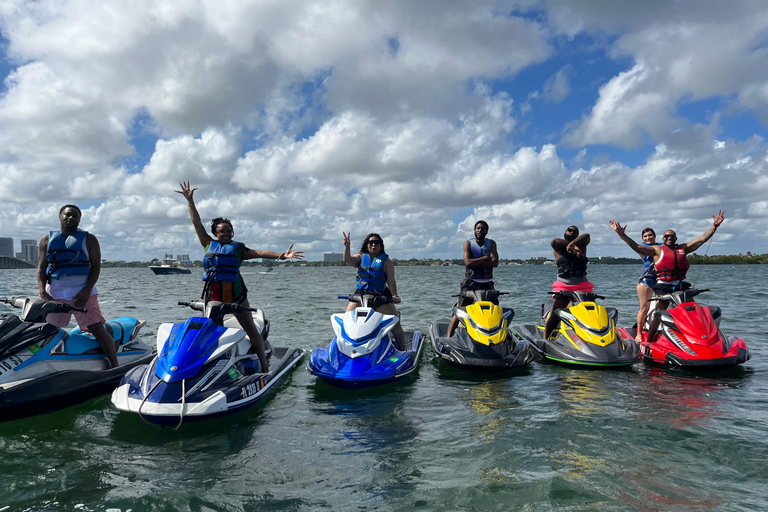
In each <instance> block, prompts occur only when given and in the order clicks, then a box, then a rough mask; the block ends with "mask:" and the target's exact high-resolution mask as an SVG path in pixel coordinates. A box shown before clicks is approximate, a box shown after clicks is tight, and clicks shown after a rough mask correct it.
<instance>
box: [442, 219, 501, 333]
mask: <svg viewBox="0 0 768 512" xmlns="http://www.w3.org/2000/svg"><path fill="white" fill-rule="evenodd" d="M474 231H475V238H471V239H469V240H467V241H466V242H464V265H466V267H467V270H466V277H465V278H464V280H463V281H462V282H461V289H460V291H459V301H458V304H457V305H458V306H459V307H462V306H467V305H468V302H469V301H468V299H465V298H464V297H462V292H463V291H464V290H493V268H494V267H498V266H499V253H498V252H497V251H496V242H495V241H493V240H491V239H490V238H486V237H485V235H487V234H488V223H487V222H485V221H484V220H479V221H477V222H475V228H474ZM492 302H493V303H494V304H496V305H498V304H499V299H498V298H496V299H493V300H492ZM458 323H459V319H458V318H457V317H456V315H454V316H453V317H451V323H450V324H449V325H448V337H449V338H450V337H451V336H453V333H454V332H455V331H456V326H457V325H458Z"/></svg>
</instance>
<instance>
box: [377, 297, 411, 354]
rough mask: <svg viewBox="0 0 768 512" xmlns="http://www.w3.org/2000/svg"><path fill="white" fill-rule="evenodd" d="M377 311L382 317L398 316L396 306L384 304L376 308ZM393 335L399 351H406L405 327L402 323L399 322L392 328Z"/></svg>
mask: <svg viewBox="0 0 768 512" xmlns="http://www.w3.org/2000/svg"><path fill="white" fill-rule="evenodd" d="M376 311H378V312H379V313H381V314H382V315H395V316H397V308H395V305H394V304H383V305H381V306H379V307H378V308H376ZM392 335H393V336H394V337H395V348H397V350H405V333H404V332H403V326H402V325H400V322H397V323H396V324H395V326H394V327H393V328H392Z"/></svg>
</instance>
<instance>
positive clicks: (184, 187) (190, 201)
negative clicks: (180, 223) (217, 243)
mask: <svg viewBox="0 0 768 512" xmlns="http://www.w3.org/2000/svg"><path fill="white" fill-rule="evenodd" d="M179 186H180V187H181V190H176V191H175V192H176V193H177V194H181V195H183V196H184V198H186V200H187V208H188V209H189V217H190V218H191V219H192V225H193V226H195V233H197V239H198V240H200V244H201V245H202V246H203V247H205V246H207V245H208V244H210V243H211V241H213V238H212V237H211V235H209V234H208V232H207V231H206V230H205V226H203V222H202V221H201V220H200V214H199V213H198V212H197V208H196V207H195V199H194V197H193V195H194V193H195V190H197V188H190V186H189V180H187V182H186V183H184V182H183V181H182V182H181V183H180V184H179Z"/></svg>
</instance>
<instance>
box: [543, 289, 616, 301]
mask: <svg viewBox="0 0 768 512" xmlns="http://www.w3.org/2000/svg"><path fill="white" fill-rule="evenodd" d="M547 293H548V294H550V295H553V296H555V297H558V296H559V297H561V298H564V299H571V300H573V301H574V302H594V300H595V299H600V300H605V296H604V295H598V294H596V293H594V292H581V291H579V292H572V291H570V290H563V291H561V292H547Z"/></svg>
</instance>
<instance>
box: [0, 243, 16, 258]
mask: <svg viewBox="0 0 768 512" xmlns="http://www.w3.org/2000/svg"><path fill="white" fill-rule="evenodd" d="M0 256H8V257H9V258H13V257H14V256H15V254H14V252H13V238H0Z"/></svg>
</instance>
